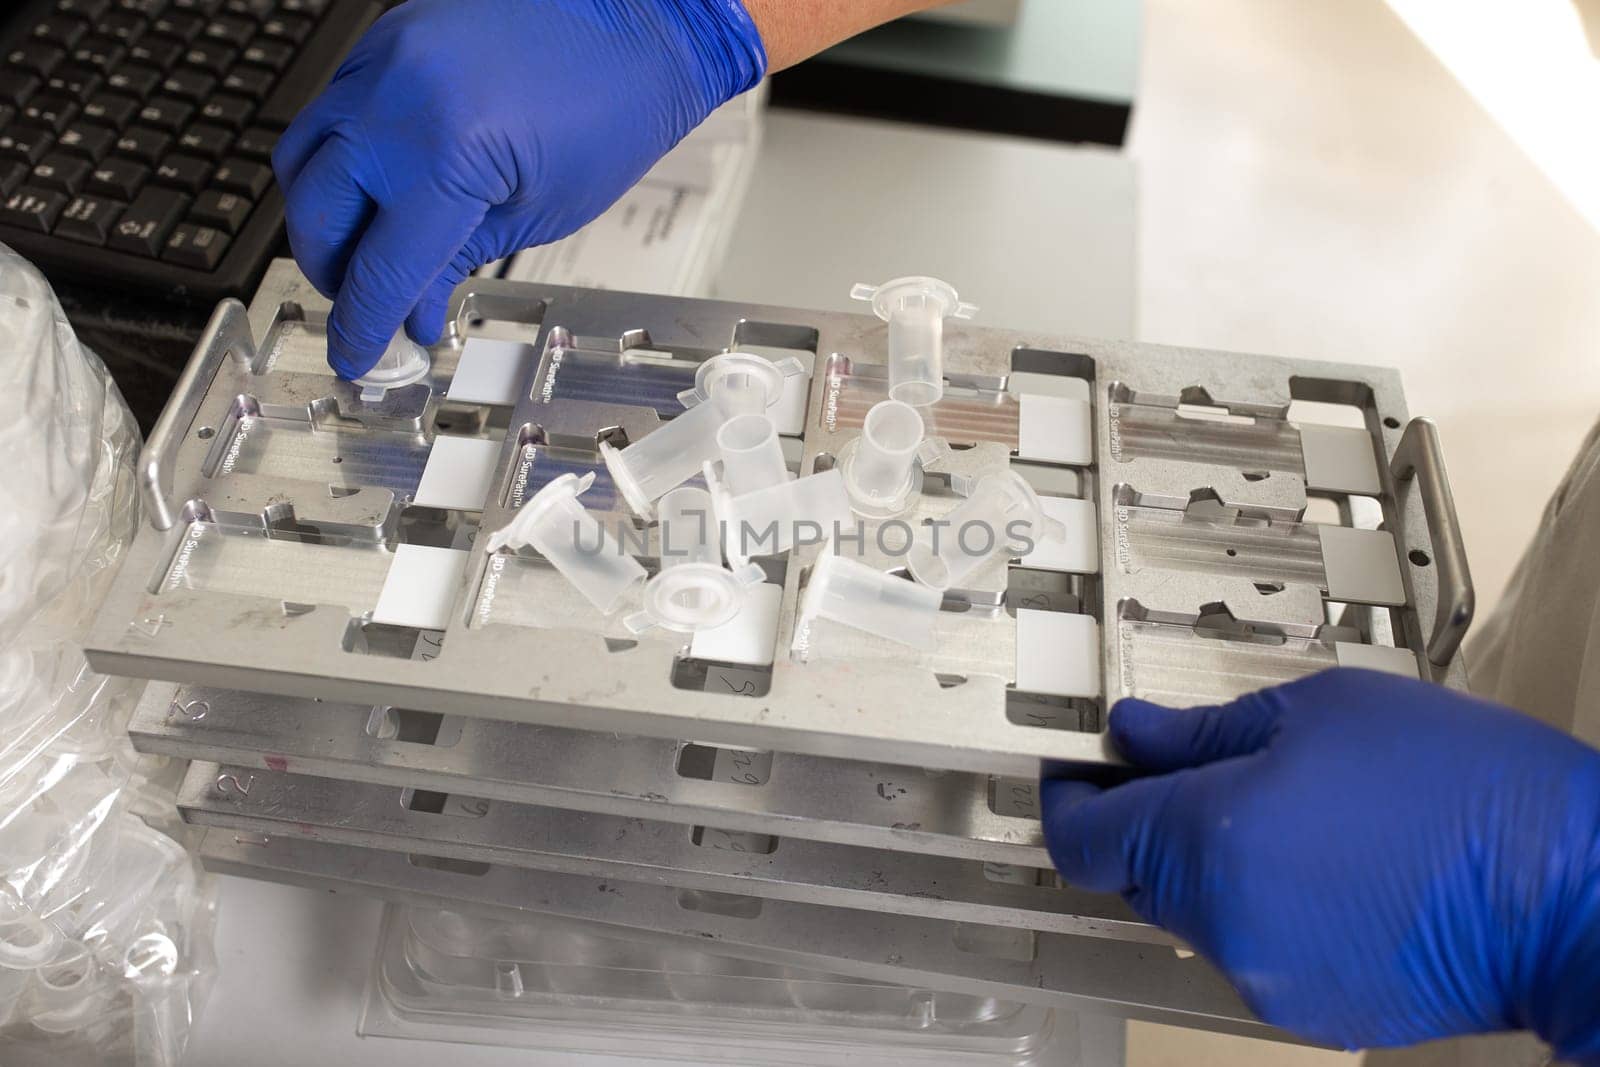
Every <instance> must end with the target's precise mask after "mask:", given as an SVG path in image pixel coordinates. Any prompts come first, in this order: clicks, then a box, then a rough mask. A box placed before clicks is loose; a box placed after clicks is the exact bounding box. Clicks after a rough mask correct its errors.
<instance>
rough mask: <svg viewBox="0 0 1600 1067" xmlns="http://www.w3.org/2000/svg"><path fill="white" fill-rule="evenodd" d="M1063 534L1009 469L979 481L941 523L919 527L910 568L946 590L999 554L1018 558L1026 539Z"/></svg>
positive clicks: (909, 556)
mask: <svg viewBox="0 0 1600 1067" xmlns="http://www.w3.org/2000/svg"><path fill="white" fill-rule="evenodd" d="M1065 534H1066V527H1065V526H1063V525H1062V524H1061V523H1060V522H1058V521H1057V520H1055V519H1052V518H1050V517H1049V516H1047V515H1046V514H1045V513H1044V505H1042V504H1041V503H1040V502H1039V495H1038V494H1037V493H1035V492H1034V491H1033V487H1032V486H1031V485H1029V484H1028V483H1027V482H1026V481H1025V480H1024V479H1023V478H1022V476H1021V475H1019V474H1018V473H1016V472H1015V471H1005V472H1003V473H999V474H991V475H988V476H987V477H985V478H983V479H982V480H980V481H979V482H978V484H977V486H976V487H975V488H974V489H973V491H972V495H971V496H969V497H968V498H967V499H966V500H964V501H963V502H962V503H961V504H960V506H958V507H957V508H956V509H955V510H954V511H952V512H951V513H950V514H949V515H947V516H945V518H944V520H943V521H941V522H940V523H938V524H936V525H933V524H930V525H926V526H923V527H922V528H921V529H919V530H918V531H917V536H916V537H915V538H914V539H913V540H912V542H911V546H910V548H909V549H908V550H907V552H906V566H907V567H908V568H909V569H910V571H911V576H912V577H914V578H915V579H916V580H917V581H919V582H921V583H922V584H923V585H926V586H928V587H930V588H932V589H948V588H950V587H951V586H953V585H959V584H960V583H961V582H962V581H963V580H964V579H966V578H967V576H968V575H970V574H971V573H972V572H973V571H975V570H977V569H978V567H979V566H980V565H982V564H983V563H985V562H986V561H988V560H989V559H991V558H993V557H994V556H995V555H997V554H998V553H1001V552H1004V553H1006V555H1007V556H1008V557H1009V556H1012V555H1016V554H1017V550H1018V549H1019V548H1020V547H1021V546H1020V545H1019V542H1020V541H1022V540H1023V539H1031V540H1033V541H1035V542H1037V541H1041V540H1045V539H1048V538H1050V537H1062V536H1065Z"/></svg>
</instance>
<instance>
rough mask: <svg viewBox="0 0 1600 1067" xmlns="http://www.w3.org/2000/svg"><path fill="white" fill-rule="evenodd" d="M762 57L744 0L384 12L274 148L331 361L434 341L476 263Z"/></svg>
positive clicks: (576, 220)
mask: <svg viewBox="0 0 1600 1067" xmlns="http://www.w3.org/2000/svg"><path fill="white" fill-rule="evenodd" d="M765 68H766V52H765V50H764V49H763V47H762V43H761V38H760V36H759V34H758V33H757V31H756V27H755V25H754V23H752V22H751V20H750V17H749V15H748V14H746V12H745V10H744V7H743V5H742V4H741V2H740V0H411V2H410V3H407V4H405V5H403V6H401V7H399V8H396V9H395V10H393V11H390V12H389V13H388V14H386V15H384V16H383V18H381V19H380V20H379V21H378V23H377V24H376V25H375V26H374V27H373V28H372V29H371V30H370V31H369V32H368V33H367V35H366V36H365V37H363V38H362V39H361V40H360V41H359V42H358V43H357V44H356V46H355V48H354V49H353V50H352V51H351V53H350V56H349V58H348V59H346V61H345V63H344V65H343V66H342V67H340V69H339V71H338V73H337V74H336V75H335V76H334V79H333V82H332V84H330V85H329V86H328V88H327V90H326V91H325V92H324V93H323V94H322V95H321V96H320V97H319V98H317V99H316V100H315V101H313V102H312V104H311V105H310V106H309V107H307V108H306V110H305V111H304V112H302V113H301V114H300V116H299V117H298V118H297V119H296V120H295V121H294V123H293V124H292V125H291V126H290V127H289V129H288V131H287V132H286V133H285V134H284V135H283V137H282V139H281V140H280V141H279V142H278V147H277V150H276V151H275V152H274V153H273V166H274V168H275V169H276V171H277V174H278V182H279V184H280V185H281V186H282V187H283V189H284V193H285V197H286V199H287V205H288V206H287V212H288V228H289V241H290V244H291V246H292V247H293V249H294V254H295V258H296V259H297V260H299V262H300V267H301V269H302V270H303V271H304V272H305V274H306V277H308V278H309V279H310V280H311V283H312V284H313V285H315V286H316V287H317V289H318V290H319V291H321V292H322V293H323V294H324V295H325V296H329V297H332V298H333V299H334V309H333V316H332V318H331V319H330V320H329V323H328V358H329V362H330V363H331V364H332V366H333V368H334V370H336V371H337V372H338V373H339V374H341V375H342V376H344V377H346V378H356V377H359V376H361V375H362V374H363V373H365V372H366V371H367V370H368V369H369V368H370V367H371V366H372V365H373V364H374V363H376V362H377V359H378V357H379V356H380V355H382V354H383V350H384V347H385V346H386V345H387V344H388V342H389V339H390V338H391V337H393V336H394V334H395V333H396V332H397V331H398V330H399V329H400V327H401V325H402V323H403V324H404V325H405V327H406V330H407V332H408V333H409V334H410V335H411V337H412V338H413V339H414V340H416V341H419V342H421V343H423V344H432V343H433V342H435V341H437V340H438V338H439V334H440V332H441V331H442V329H443V327H444V315H445V306H446V304H447V302H448V300H449V297H450V292H451V290H452V289H454V288H455V286H456V285H457V284H459V283H460V282H461V281H462V279H464V278H465V277H466V276H467V275H469V274H470V273H471V272H472V271H474V270H476V269H477V268H478V267H480V266H482V265H483V264H485V263H488V262H490V261H492V260H494V259H498V258H500V257H502V256H505V255H509V254H511V253H512V252H516V251H519V250H520V249H523V248H528V247H530V246H533V245H537V244H544V243H548V242H550V241H555V240H559V239H560V238H562V237H565V236H567V235H568V234H570V233H572V232H573V231H575V230H577V229H579V228H580V227H582V226H583V225H584V224H585V223H587V222H589V221H590V220H591V219H593V218H594V217H595V216H596V215H599V214H600V213H601V212H603V211H604V210H605V209H606V208H608V207H610V206H611V204H613V203H614V202H615V201H616V200H617V198H618V197H620V196H621V195H622V194H623V193H625V192H626V191H627V190H628V188H629V187H630V186H632V185H633V183H634V182H636V181H638V179H639V178H640V177H642V176H643V175H644V173H645V172H646V171H647V170H649V169H650V167H651V166H652V165H653V164H654V163H655V162H656V160H658V159H660V158H661V156H663V155H665V154H666V152H667V151H668V150H669V149H670V148H672V146H673V145H675V144H676V143H677V142H678V141H679V140H681V139H682V138H683V137H684V135H686V134H687V133H688V132H689V131H690V130H692V129H693V128H694V127H695V126H697V125H698V124H699V123H700V122H701V121H702V120H703V119H704V118H705V117H706V116H707V115H708V114H710V113H711V111H712V110H713V109H714V108H716V107H717V106H718V105H720V104H722V103H723V102H725V101H727V100H729V99H730V98H732V97H734V96H737V95H738V94H739V93H741V92H743V91H745V90H746V89H749V88H751V87H752V86H754V85H755V84H756V83H758V82H759V81H760V80H761V77H762V75H763V73H764V72H765Z"/></svg>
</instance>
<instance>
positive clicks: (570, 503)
mask: <svg viewBox="0 0 1600 1067" xmlns="http://www.w3.org/2000/svg"><path fill="white" fill-rule="evenodd" d="M593 484H594V474H593V473H592V472H591V473H589V474H585V475H584V476H583V477H582V478H580V477H578V476H577V475H576V474H563V475H562V476H561V477H559V478H557V479H555V480H554V481H552V482H551V483H550V484H549V485H547V486H545V487H544V488H543V489H541V490H539V491H538V492H537V493H535V494H534V496H533V498H532V499H531V500H529V501H528V502H527V503H525V504H523V505H522V507H521V508H519V509H518V510H517V514H516V517H515V518H513V519H512V520H511V521H510V522H509V523H507V524H506V526H505V527H504V528H503V529H501V530H499V531H497V532H496V533H495V534H494V535H493V536H491V537H490V538H489V541H488V544H487V545H486V546H485V548H486V551H488V552H490V553H495V552H498V551H500V550H501V549H502V548H510V549H512V550H515V549H518V548H521V547H522V546H523V545H532V546H533V547H534V549H535V550H537V551H538V553H539V554H540V555H541V556H543V557H544V558H545V559H547V560H549V561H550V564H551V566H553V567H555V569H556V570H558V571H560V572H561V576H562V577H563V578H565V579H566V580H567V581H569V582H571V583H572V585H573V587H574V588H576V589H577V590H578V592H580V593H582V594H583V595H584V598H585V599H587V600H588V601H589V603H591V604H593V605H594V606H595V608H596V609H598V610H599V611H600V613H601V614H603V615H609V614H611V612H613V611H615V610H616V609H617V607H618V605H619V604H620V603H621V602H622V599H623V597H625V596H626V595H627V594H628V591H629V590H631V589H632V588H633V587H634V586H635V585H637V584H638V583H639V582H642V581H643V580H644V578H645V569H644V568H643V567H641V566H640V565H639V561H638V560H636V559H634V558H633V557H632V556H629V555H626V554H624V553H623V552H622V551H620V549H619V548H618V547H617V545H616V543H615V541H614V540H613V539H612V538H611V537H610V536H608V535H607V534H606V530H605V527H603V526H601V525H600V523H599V522H598V521H597V520H596V519H595V517H594V516H593V515H591V514H590V513H589V509H588V508H585V507H584V506H583V505H582V504H581V503H579V501H578V497H579V496H580V495H582V494H583V493H584V492H586V491H587V490H588V488H589V487H590V486H591V485H593Z"/></svg>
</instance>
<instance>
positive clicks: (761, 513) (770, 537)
mask: <svg viewBox="0 0 1600 1067" xmlns="http://www.w3.org/2000/svg"><path fill="white" fill-rule="evenodd" d="M705 474H706V484H708V485H709V486H711V495H712V498H713V499H714V500H715V502H716V507H717V518H718V520H720V522H721V525H722V532H723V538H724V540H725V542H726V548H727V552H728V559H730V560H732V561H733V563H734V564H735V565H736V566H741V567H742V566H744V565H745V564H747V563H749V562H750V560H751V558H752V557H755V556H770V555H778V554H779V553H782V552H787V551H789V550H790V549H791V548H793V547H795V545H796V544H799V543H802V542H804V543H809V544H819V545H820V544H823V543H825V542H826V541H828V540H829V539H830V538H832V537H833V536H834V532H835V531H836V530H841V529H845V528H848V527H850V526H852V525H853V524H854V521H855V520H854V517H853V516H852V515H851V514H850V495H849V494H848V493H847V492H845V488H844V477H843V476H842V475H841V474H840V473H839V472H838V470H831V471H823V472H822V473H821V474H813V475H810V476H808V477H805V478H796V479H794V480H793V481H786V482H782V483H780V484H778V485H769V486H767V488H765V489H757V490H756V491H755V492H753V493H745V494H743V495H740V496H735V495H734V494H733V493H732V492H731V491H730V490H729V487H728V485H727V484H726V483H725V482H723V481H721V480H719V479H718V478H717V477H716V474H715V472H714V471H713V470H712V469H711V464H709V463H708V464H706V468H705Z"/></svg>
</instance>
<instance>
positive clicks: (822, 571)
mask: <svg viewBox="0 0 1600 1067" xmlns="http://www.w3.org/2000/svg"><path fill="white" fill-rule="evenodd" d="M943 599H944V598H943V596H942V595H941V594H940V593H939V591H938V590H937V589H930V588H928V587H927V586H923V585H917V584H916V583H915V582H908V581H906V580H905V579H904V578H900V577H898V576H896V575H893V574H888V573H886V572H884V571H880V570H877V569H875V568H873V567H869V566H868V565H867V564H865V563H862V562H861V561H859V560H854V559H847V558H846V557H844V556H835V555H824V556H822V557H820V558H819V559H818V560H817V565H816V566H815V567H814V568H813V569H812V571H811V581H810V583H809V584H808V585H807V586H806V593H805V597H804V598H803V599H802V600H801V602H800V625H799V627H798V629H797V631H796V637H797V638H800V637H802V635H803V636H804V637H805V638H806V639H809V630H810V626H811V621H812V620H813V619H829V620H831V621H833V622H837V623H840V624H841V625H844V626H849V627H852V628H854V629H857V630H863V631H865V632H867V633H869V634H875V635H877V636H878V637H886V638H888V639H889V640H891V641H898V642H900V643H901V644H903V645H910V646H911V647H912V648H920V649H929V648H932V647H933V624H934V621H935V620H936V619H937V618H938V617H939V605H940V603H941V602H942V601H943Z"/></svg>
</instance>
